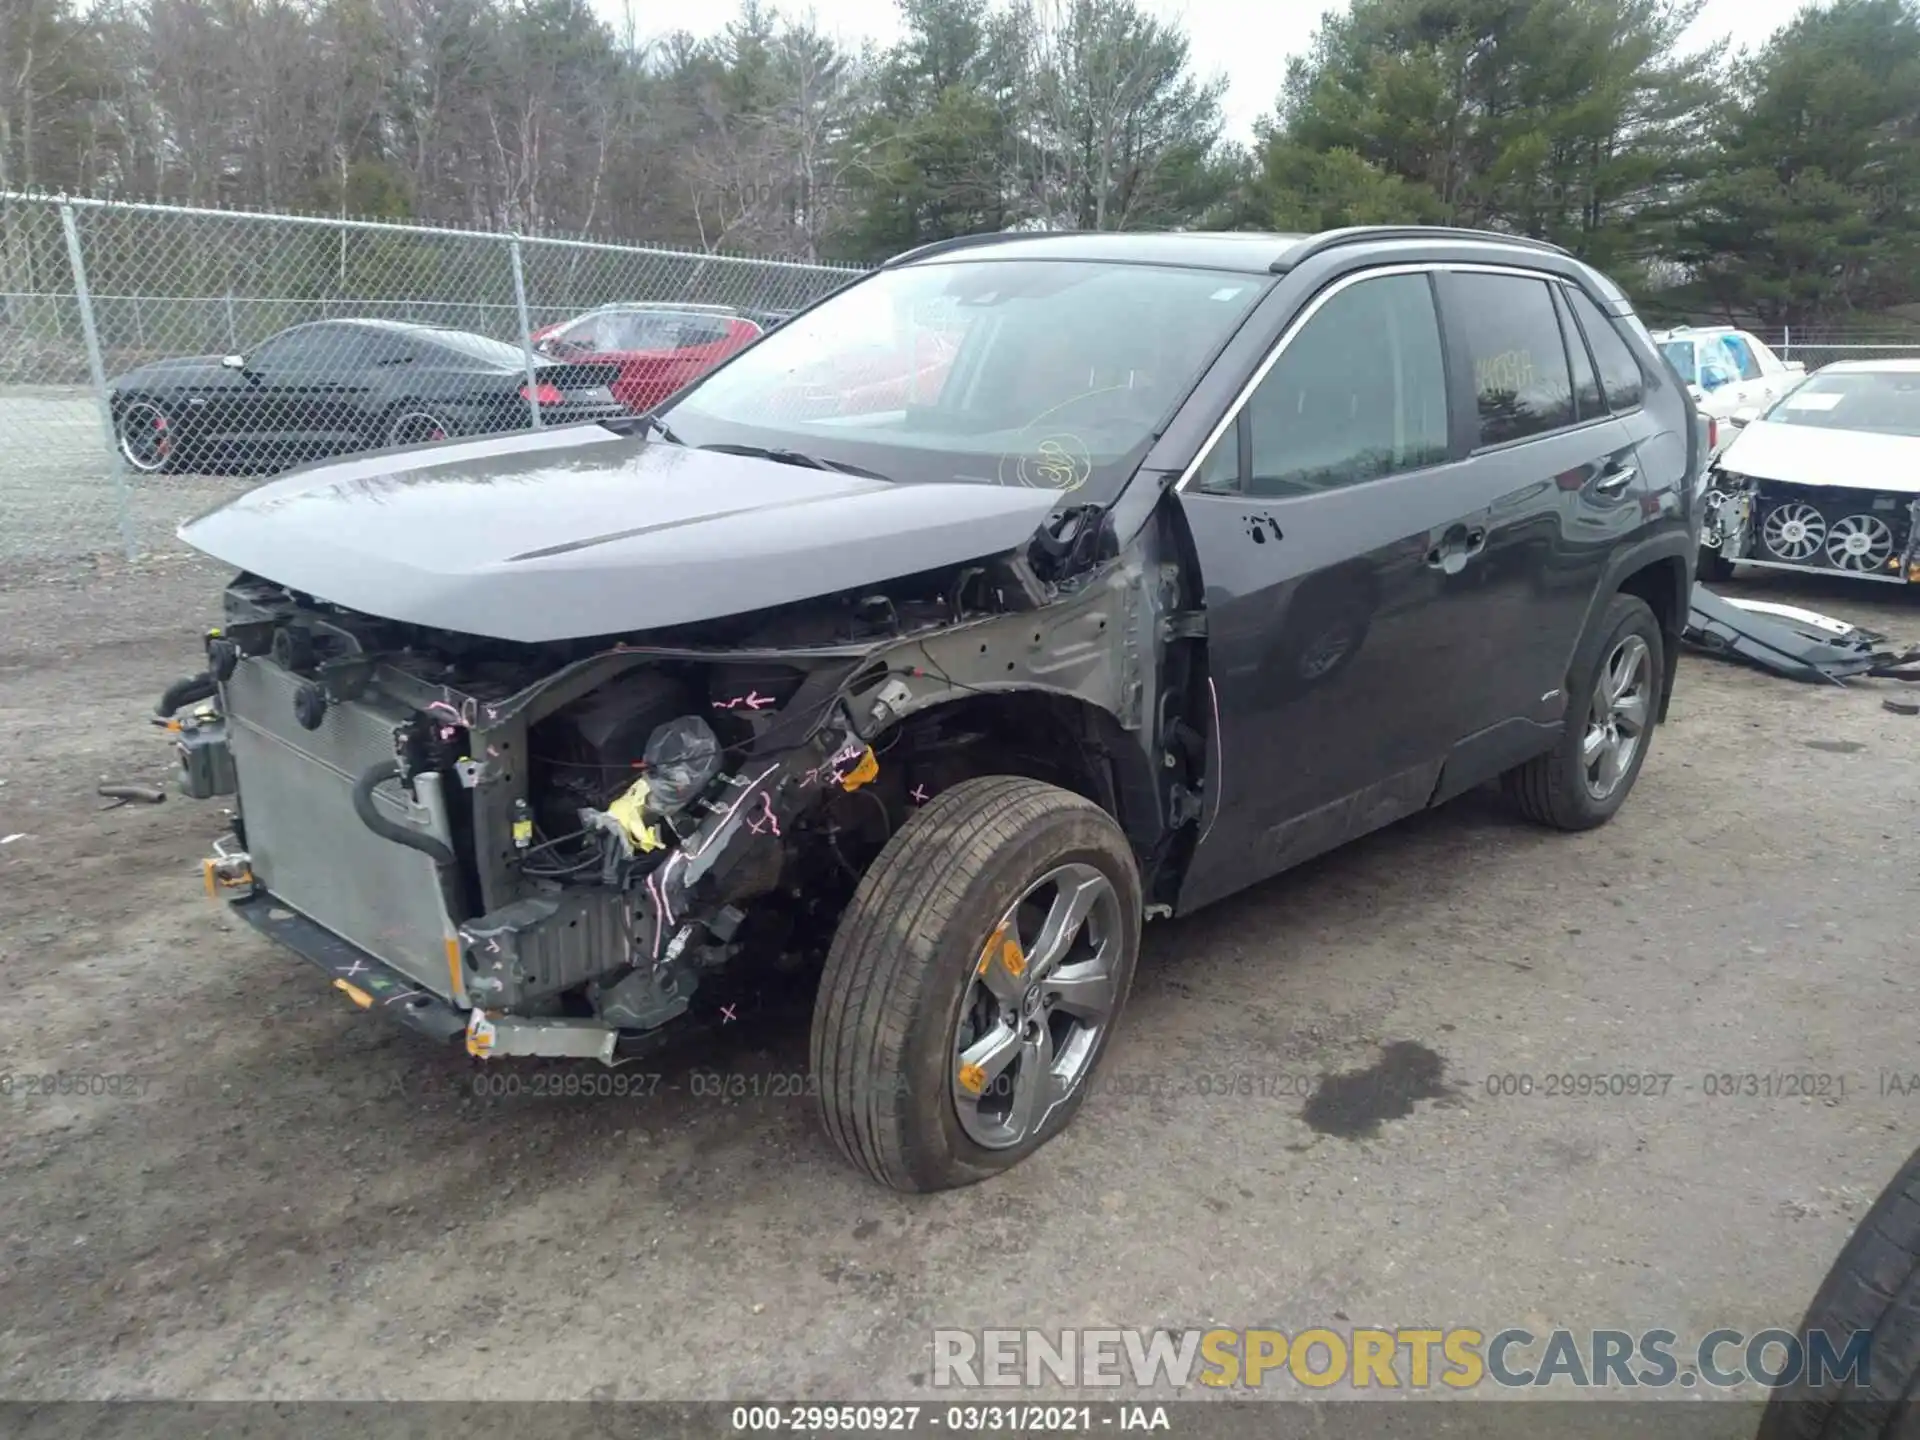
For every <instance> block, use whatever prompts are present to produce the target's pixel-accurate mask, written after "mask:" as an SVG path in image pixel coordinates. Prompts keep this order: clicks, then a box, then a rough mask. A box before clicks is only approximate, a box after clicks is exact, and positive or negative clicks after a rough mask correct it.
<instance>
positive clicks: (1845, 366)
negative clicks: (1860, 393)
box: [1815, 355, 1920, 375]
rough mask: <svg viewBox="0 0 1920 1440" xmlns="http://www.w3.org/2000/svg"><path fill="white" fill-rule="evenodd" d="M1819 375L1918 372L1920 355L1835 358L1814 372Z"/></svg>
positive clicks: (1903, 373) (1906, 373)
mask: <svg viewBox="0 0 1920 1440" xmlns="http://www.w3.org/2000/svg"><path fill="white" fill-rule="evenodd" d="M1815 373H1817V374H1820V375H1833V374H1839V375H1872V374H1892V375H1913V374H1920V357H1914V356H1905V355H1903V356H1889V357H1887V358H1886V359H1883V360H1835V361H1834V362H1833V363H1832V364H1831V365H1822V366H1821V367H1820V369H1819V370H1818V371H1817V372H1815Z"/></svg>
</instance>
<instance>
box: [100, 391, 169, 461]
mask: <svg viewBox="0 0 1920 1440" xmlns="http://www.w3.org/2000/svg"><path fill="white" fill-rule="evenodd" d="M178 433H179V432H178V428H177V427H176V426H175V425H174V422H173V416H172V414H171V413H170V412H169V410H168V407H167V406H165V405H164V404H162V403H161V402H160V401H158V400H155V399H152V398H150V397H149V396H146V395H135V396H133V397H131V398H130V399H127V400H124V401H122V402H120V403H119V404H117V405H116V406H115V407H114V416H113V439H114V443H115V444H116V445H117V446H119V449H120V458H121V459H123V460H125V461H126V462H127V464H128V465H129V466H130V467H131V468H132V469H133V470H135V471H136V472H138V473H139V474H142V475H165V474H168V473H170V472H171V471H173V470H174V469H175V468H177V466H178V464H179V455H178V453H177V449H178V447H177V443H176V440H175V437H176V436H177V435H178Z"/></svg>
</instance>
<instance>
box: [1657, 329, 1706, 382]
mask: <svg viewBox="0 0 1920 1440" xmlns="http://www.w3.org/2000/svg"><path fill="white" fill-rule="evenodd" d="M1660 353H1661V354H1662V355H1664V356H1666V357H1667V363H1668V364H1669V365H1671V366H1673V369H1674V373H1675V374H1677V375H1678V376H1679V377H1680V378H1681V379H1682V380H1684V381H1686V382H1687V384H1689V385H1697V384H1698V383H1699V381H1700V372H1699V371H1697V370H1695V369H1694V368H1693V342H1692V341H1691V340H1669V341H1667V342H1666V343H1665V344H1663V345H1662V346H1661V347H1660Z"/></svg>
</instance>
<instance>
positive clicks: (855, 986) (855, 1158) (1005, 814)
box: [808, 775, 1124, 1190]
mask: <svg viewBox="0 0 1920 1440" xmlns="http://www.w3.org/2000/svg"><path fill="white" fill-rule="evenodd" d="M1063 807H1073V808H1075V809H1078V810H1083V811H1085V812H1086V813H1087V815H1088V816H1089V817H1090V818H1095V819H1097V820H1098V821H1100V822H1102V823H1103V824H1105V825H1107V826H1109V827H1112V828H1113V830H1114V833H1115V835H1116V836H1117V835H1118V828H1117V827H1115V826H1113V821H1112V819H1111V817H1109V816H1108V815H1107V814H1106V812H1105V811H1104V810H1101V809H1100V808H1099V807H1098V806H1096V805H1094V804H1093V803H1092V802H1091V801H1089V800H1086V799H1084V798H1082V797H1080V796H1078V795H1074V794H1072V793H1071V792H1069V791H1065V790H1060V789H1058V788H1056V787H1054V786H1051V785H1046V784H1043V783H1042V782H1040V781H1037V780H1030V779H1026V778H1024V777H1021V776H1009V775H993V776H986V777H983V778H979V779H973V780H966V781H962V782H961V783H959V784H957V785H955V786H953V787H952V788H951V789H948V790H944V791H942V792H941V793H940V794H938V795H936V796H934V797H933V799H931V800H930V801H928V802H927V804H926V805H924V806H922V807H921V808H920V809H919V810H917V811H916V812H915V813H914V814H913V815H911V816H910V817H909V818H908V820H907V822H906V824H904V825H902V826H901V827H900V830H899V832H898V833H897V834H896V835H895V836H894V838H893V840H892V841H891V842H890V843H889V844H888V845H887V846H886V848H885V849H884V850H882V852H881V853H880V856H879V857H878V859H876V860H875V861H874V863H873V864H872V866H870V867H869V869H868V870H867V873H866V874H865V876H863V877H862V879H861V881H860V884H859V886H858V888H857V889H856V890H855V892H854V897H853V900H852V902H851V903H850V904H849V905H848V907H847V910H846V913H845V915H844V916H843V917H842V919H841V923H840V927H839V929H838V930H837V931H836V932H835V934H834V938H833V943H832V945H831V946H830V947H829V950H828V954H827V963H826V970H825V973H824V974H823V975H822V977H821V986H820V999H819V1001H818V1003H817V1005H816V1007H815V1011H814V1021H813V1027H812V1033H811V1037H810V1045H809V1050H810V1054H809V1057H808V1058H809V1061H810V1064H811V1066H812V1069H813V1073H814V1074H815V1075H816V1076H817V1077H818V1088H819V1109H820V1112H821V1118H822V1120H823V1123H824V1126H825V1129H826V1131H827V1134H828V1136H829V1138H831V1139H832V1141H833V1143H834V1145H835V1146H836V1148H838V1149H839V1151H840V1152H841V1154H842V1155H844V1156H845V1157H846V1158H847V1160H848V1161H850V1162H851V1163H852V1164H854V1165H855V1166H857V1167H859V1168H860V1169H862V1170H864V1171H865V1172H866V1173H867V1174H868V1175H870V1176H872V1177H873V1178H874V1179H875V1180H877V1181H879V1182H880V1183H881V1184H883V1185H888V1186H891V1187H892V1188H894V1189H900V1190H915V1189H920V1188H922V1187H921V1185H920V1184H918V1183H917V1177H916V1176H915V1175H914V1174H913V1171H912V1166H911V1164H910V1161H909V1157H908V1155H907V1153H906V1146H905V1127H904V1123H903V1122H904V1120H905V1113H904V1111H905V1105H904V1097H903V1096H902V1095H900V1094H899V1093H898V1091H897V1090H896V1089H894V1088H892V1087H887V1086H877V1085H874V1084H872V1083H870V1079H871V1077H873V1076H876V1075H899V1074H901V1073H902V1072H903V1070H904V1068H905V1063H906V1059H907V1057H906V1055H905V1051H906V1048H907V1044H908V1032H909V1029H910V1027H911V1026H912V1024H913V1021H914V1017H915V1015H916V1014H917V1012H918V1010H919V1007H920V1006H921V1004H922V1000H923V996H924V994H925V992H926V990H927V988H928V985H929V982H930V980H931V977H932V973H933V971H934V969H935V966H934V963H933V962H934V959H935V955H936V952H937V950H938V946H939V940H940V937H941V936H942V935H943V934H944V933H945V932H946V931H947V930H948V928H949V927H950V926H952V925H953V924H954V923H955V922H956V917H957V915H958V911H959V908H960V906H961V904H962V902H963V900H964V898H965V896H966V894H967V892H968V891H969V889H970V888H971V887H972V885H973V883H974V882H975V881H976V880H977V879H978V878H979V877H980V875H981V874H982V872H983V871H984V870H985V869H986V868H987V866H988V865H989V864H990V863H991V862H992V861H993V859H994V858H995V857H996V856H997V855H999V854H1001V853H1002V852H1004V851H1005V850H1006V849H1007V847H1009V846H1010V845H1014V844H1016V843H1018V841H1019V840H1020V838H1021V836H1022V834H1023V833H1024V832H1027V831H1030V830H1031V829H1032V828H1033V826H1034V825H1035V823H1036V822H1037V821H1040V820H1041V819H1043V818H1044V817H1045V816H1047V815H1048V814H1050V813H1058V812H1059V811H1060V810H1061V809H1062V808H1063ZM1122 843H1123V844H1124V841H1123V842H1122ZM983 1173H985V1172H983Z"/></svg>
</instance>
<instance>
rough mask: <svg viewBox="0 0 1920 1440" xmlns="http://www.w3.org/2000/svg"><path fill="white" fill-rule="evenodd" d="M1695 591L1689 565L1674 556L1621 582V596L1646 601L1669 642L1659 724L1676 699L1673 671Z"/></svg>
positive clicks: (1664, 668)
mask: <svg viewBox="0 0 1920 1440" xmlns="http://www.w3.org/2000/svg"><path fill="white" fill-rule="evenodd" d="M1692 588H1693V577H1692V572H1691V571H1690V570H1689V569H1688V567H1687V562H1686V561H1685V560H1682V559H1681V558H1680V557H1678V556H1673V555H1669V556H1663V557H1662V558H1661V559H1658V560H1650V561H1648V562H1647V563H1646V564H1645V565H1642V566H1641V567H1640V568H1639V569H1638V570H1635V571H1634V572H1633V573H1632V574H1631V575H1628V576H1626V577H1625V578H1624V579H1622V580H1621V582H1620V593H1621V594H1622V595H1634V596H1637V597H1639V598H1640V599H1642V600H1644V601H1646V602H1647V608H1648V609H1650V610H1651V611H1653V618H1654V619H1655V620H1657V621H1659V623H1660V633H1661V635H1662V636H1663V637H1664V638H1665V640H1666V644H1665V645H1664V646H1663V647H1662V649H1663V650H1664V651H1665V654H1664V657H1663V662H1664V663H1663V667H1662V668H1663V670H1664V674H1663V675H1662V676H1661V684H1660V713H1659V714H1658V715H1657V716H1655V717H1654V718H1655V720H1657V721H1664V720H1665V719H1666V718H1667V704H1668V702H1669V701H1670V700H1672V698H1673V677H1674V672H1675V671H1676V670H1677V669H1678V668H1679V664H1680V634H1681V632H1682V631H1683V630H1684V629H1685V628H1686V624H1687V605H1688V597H1689V595H1690V594H1691V593H1692Z"/></svg>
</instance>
